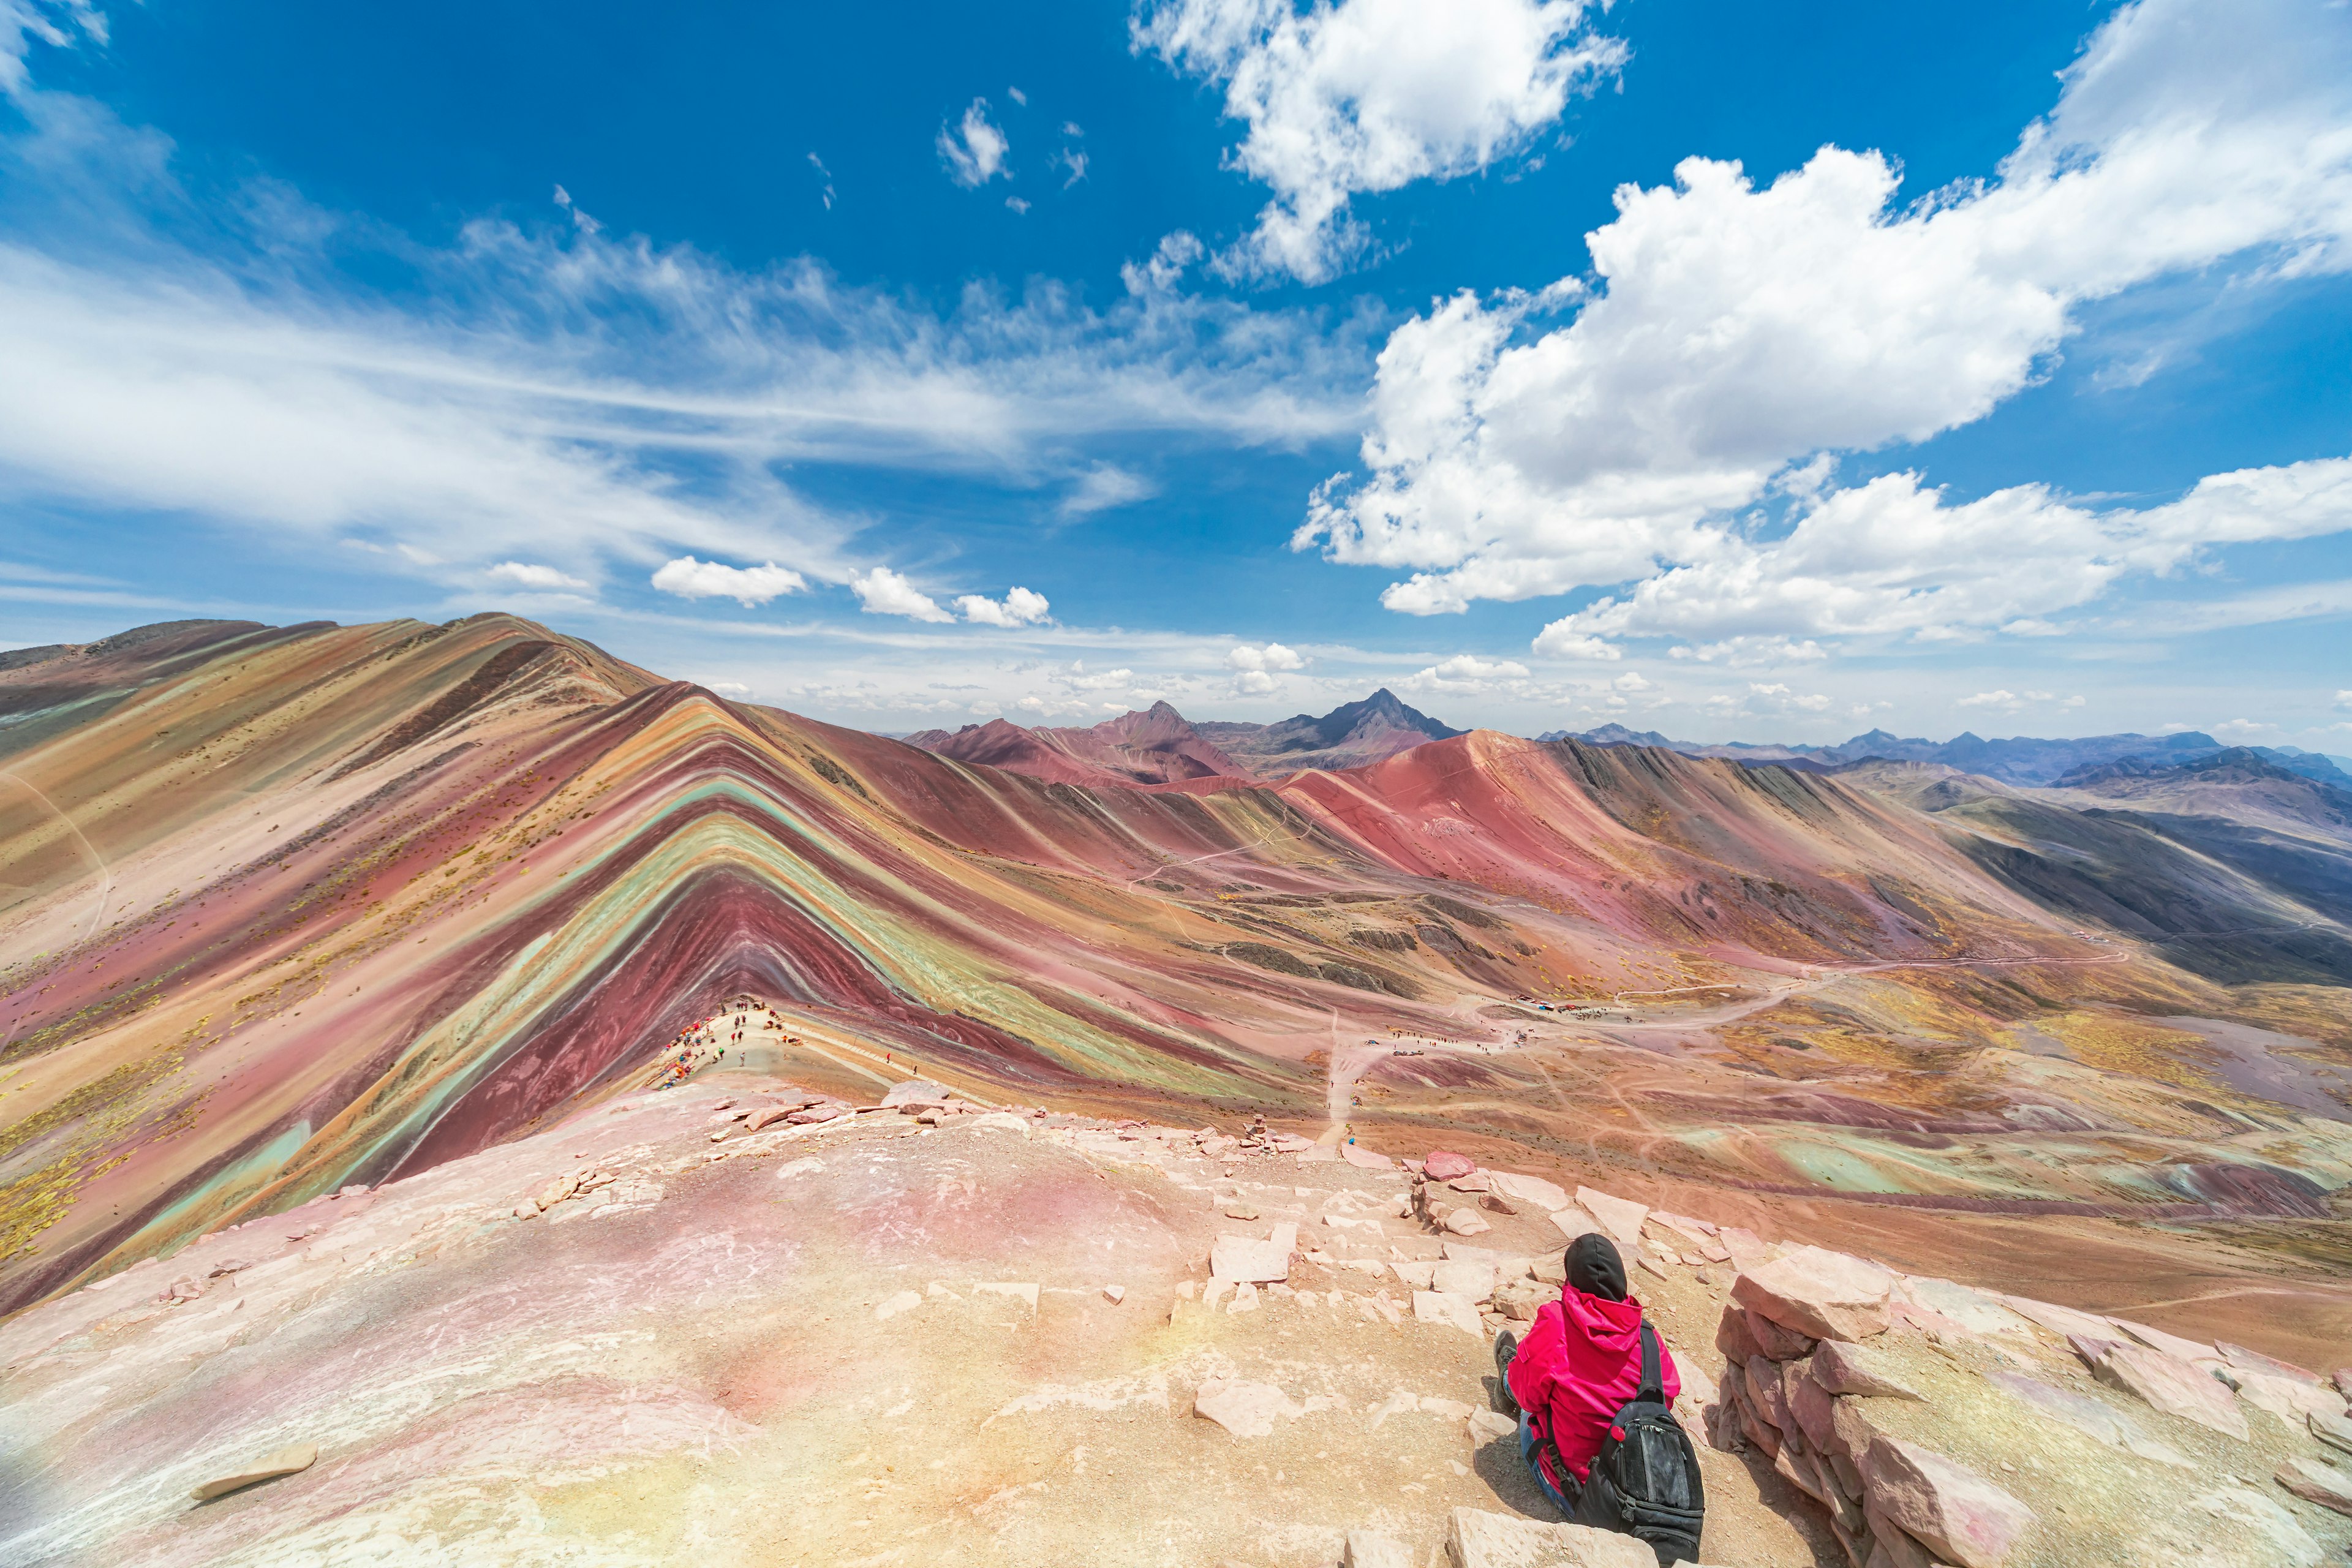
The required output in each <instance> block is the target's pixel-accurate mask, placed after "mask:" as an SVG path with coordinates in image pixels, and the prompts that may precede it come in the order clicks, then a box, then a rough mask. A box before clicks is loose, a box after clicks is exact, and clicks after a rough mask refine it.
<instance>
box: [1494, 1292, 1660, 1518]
mask: <svg viewBox="0 0 2352 1568" xmlns="http://www.w3.org/2000/svg"><path fill="white" fill-rule="evenodd" d="M1641 1331H1642V1303H1641V1302H1640V1301H1639V1300H1634V1299H1633V1298H1631V1297H1628V1298H1627V1299H1626V1300H1622V1301H1604V1300H1601V1298H1600V1297H1598V1296H1588V1295H1586V1294H1585V1293H1584V1292H1583V1291H1581V1290H1579V1289H1574V1288H1573V1287H1568V1288H1564V1289H1562V1290H1561V1291H1560V1299H1559V1300H1558V1301H1556V1302H1552V1303H1549V1304H1547V1305H1546V1306H1544V1307H1543V1308H1541V1309H1540V1310H1538V1311H1537V1313H1536V1321H1535V1324H1534V1326H1533V1327H1531V1328H1529V1329H1528V1337H1527V1339H1526V1340H1525V1341H1524V1342H1522V1343H1521V1344H1520V1346H1519V1351H1518V1354H1517V1356H1515V1357H1514V1358H1513V1359H1512V1361H1511V1368H1510V1372H1509V1373H1508V1376H1509V1379H1510V1384H1511V1397H1512V1398H1514V1399H1516V1400H1517V1401H1518V1402H1519V1408H1520V1409H1522V1410H1524V1411H1526V1412H1527V1413H1528V1420H1529V1421H1530V1423H1531V1424H1532V1425H1533V1426H1534V1427H1535V1430H1536V1433H1537V1435H1538V1436H1549V1438H1550V1439H1551V1440H1552V1441H1553V1442H1554V1443H1556V1444H1558V1445H1559V1457H1560V1458H1561V1459H1563V1460H1565V1461H1566V1462H1567V1465H1568V1468H1570V1469H1571V1470H1573V1471H1574V1472H1576V1479H1578V1480H1579V1481H1582V1480H1583V1479H1584V1478H1585V1477H1586V1475H1587V1474H1589V1473H1590V1472H1591V1468H1592V1457H1593V1456H1594V1455H1595V1454H1598V1453H1599V1452H1601V1438H1602V1436H1605V1435H1606V1434H1607V1433H1608V1430H1609V1424H1610V1423H1611V1422H1612V1421H1613V1420H1615V1419H1616V1416H1617V1412H1618V1411H1620V1410H1621V1409H1622V1408H1624V1406H1625V1403H1626V1402H1627V1401H1628V1400H1630V1399H1632V1398H1633V1395H1634V1394H1637V1393H1639V1392H1640V1390H1641V1386H1642V1339H1641ZM1658 1368H1659V1372H1660V1373H1661V1377H1660V1381H1661V1382H1662V1383H1663V1384H1664V1386H1665V1393H1666V1402H1667V1403H1668V1404H1670V1405H1671V1404H1672V1403H1674V1399H1675V1395H1676V1394H1680V1393H1681V1392H1682V1391H1683V1382H1682V1375H1681V1373H1677V1372H1676V1371H1675V1357H1674V1352H1671V1351H1669V1350H1667V1349H1666V1342H1665V1338H1664V1335H1660V1336H1659V1337H1658ZM1538 1452H1539V1453H1540V1450H1538ZM1545 1473H1546V1474H1547V1475H1549V1476H1550V1477H1551V1479H1552V1482H1553V1484H1554V1485H1558V1484H1559V1476H1558V1475H1557V1474H1555V1473H1553V1472H1552V1471H1551V1470H1550V1468H1549V1464H1548V1463H1547V1465H1546V1471H1545ZM1563 1490H1565V1488H1563Z"/></svg>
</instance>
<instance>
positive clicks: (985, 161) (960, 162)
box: [937, 98, 1013, 190]
mask: <svg viewBox="0 0 2352 1568" xmlns="http://www.w3.org/2000/svg"><path fill="white" fill-rule="evenodd" d="M937 145H938V147H939V150H940V162H941V163H945V164H946V165H947V167H948V177H949V178H950V179H951V180H953V181H954V182H955V183H956V184H959V185H961V186H963V187H965V188H966V189H967V190H978V189H979V188H980V187H981V186H982V185H984V184H988V182H989V181H991V180H992V179H994V178H996V177H997V176H998V175H999V174H1003V175H1004V176H1005V178H1007V179H1010V178H1012V173H1011V171H1009V170H1008V169H1006V168H1005V166H1004V160H1005V158H1006V156H1007V155H1009V154H1010V153H1012V151H1013V143H1012V142H1010V141H1008V140H1007V139H1006V138H1005V134H1004V132H1003V131H1001V130H999V129H998V128H997V126H996V124H995V122H994V121H991V120H990V119H989V118H988V100H986V99H984V98H975V99H973V100H971V107H970V108H969V109H966V110H964V111H963V119H962V120H961V121H958V122H957V123H955V124H953V125H942V126H940V136H939V142H938V143H937Z"/></svg>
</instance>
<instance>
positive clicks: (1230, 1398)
mask: <svg viewBox="0 0 2352 1568" xmlns="http://www.w3.org/2000/svg"><path fill="white" fill-rule="evenodd" d="M1306 1413H1307V1409H1306V1406H1304V1405H1299V1404H1297V1402H1295V1401H1294V1400H1292V1399H1291V1397H1290V1396H1289V1395H1288V1394H1285V1393H1283V1392H1282V1390H1280V1389H1278V1388H1276V1387H1275V1386H1274V1385H1273V1384H1270V1383H1249V1382H1244V1380H1242V1379H1240V1378H1230V1377H1213V1378H1211V1379H1210V1380H1209V1381H1208V1382H1206V1383H1203V1384H1201V1386H1200V1387H1199V1388H1198V1389H1196V1390H1195V1391H1194V1392H1193V1394H1192V1414H1193V1415H1198V1416H1200V1417H1201V1418H1202V1420H1205V1421H1213V1422H1215V1423H1216V1424H1217V1425H1218V1426H1222V1427H1223V1428H1224V1429H1225V1430H1226V1431H1228V1432H1230V1433H1232V1434H1233V1435H1234V1436H1236V1437H1265V1436H1272V1435H1273V1433H1274V1424H1275V1423H1276V1421H1278V1420H1279V1421H1296V1420H1297V1419H1298V1418H1299V1417H1300V1416H1301V1415H1305V1414H1306Z"/></svg>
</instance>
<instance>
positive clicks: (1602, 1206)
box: [1576, 1187, 1650, 1247]
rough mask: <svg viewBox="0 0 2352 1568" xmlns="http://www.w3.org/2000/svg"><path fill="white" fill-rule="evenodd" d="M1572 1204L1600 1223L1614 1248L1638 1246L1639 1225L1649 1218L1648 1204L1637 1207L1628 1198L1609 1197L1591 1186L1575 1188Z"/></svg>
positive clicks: (1640, 1234)
mask: <svg viewBox="0 0 2352 1568" xmlns="http://www.w3.org/2000/svg"><path fill="white" fill-rule="evenodd" d="M1576 1201H1577V1202H1578V1203H1579V1204H1580V1205H1582V1206H1583V1209H1584V1211H1585V1213H1587V1214H1589V1215H1591V1216H1592V1217H1593V1218H1594V1219H1596V1220H1599V1221H1600V1222H1601V1229H1602V1230H1604V1231H1607V1232H1608V1233H1609V1236H1610V1237H1611V1239H1612V1240H1613V1241H1615V1242H1616V1243H1617V1245H1618V1246H1620V1247H1635V1246H1639V1245H1640V1243H1641V1240H1642V1222H1643V1220H1645V1219H1647V1218H1648V1217H1649V1216H1650V1205H1647V1204H1637V1203H1635V1202H1633V1200H1632V1199H1631V1198H1619V1197H1612V1196H1610V1195H1609V1194H1607V1193H1603V1192H1598V1191H1596V1190H1594V1189H1593V1188H1591V1187H1579V1188H1577V1189H1576Z"/></svg>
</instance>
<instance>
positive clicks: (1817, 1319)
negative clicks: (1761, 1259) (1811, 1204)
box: [1731, 1247, 1895, 1340]
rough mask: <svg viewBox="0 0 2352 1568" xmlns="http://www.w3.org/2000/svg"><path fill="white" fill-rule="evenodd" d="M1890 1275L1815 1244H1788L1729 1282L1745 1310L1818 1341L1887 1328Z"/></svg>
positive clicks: (1866, 1335) (1855, 1336) (1859, 1336)
mask: <svg viewBox="0 0 2352 1568" xmlns="http://www.w3.org/2000/svg"><path fill="white" fill-rule="evenodd" d="M1894 1289H1895V1277H1894V1276H1893V1275H1891V1274H1889V1273H1888V1272H1887V1271H1886V1270H1885V1269H1884V1268H1879V1267H1878V1265H1876V1264H1874V1263H1866V1262H1864V1260H1863V1259H1861V1258H1851V1257H1848V1256H1847V1255H1846V1254H1844V1253H1843V1252H1831V1251H1829V1250H1827V1249H1826V1248H1823V1247H1793V1248H1791V1249H1790V1251H1788V1252H1786V1253H1784V1254H1782V1255H1781V1256H1780V1257H1779V1258H1773V1259H1772V1260H1770V1261H1769V1262H1768V1263H1763V1264H1759V1265H1758V1266H1757V1267H1756V1268H1751V1269H1743V1270H1742V1271H1741V1272H1740V1275H1739V1277H1738V1279H1734V1280H1733V1281H1732V1282H1731V1295H1732V1299H1733V1300H1736V1301H1738V1303H1739V1304H1740V1305H1741V1306H1743V1307H1745V1308H1747V1309H1748V1310H1750V1311H1752V1312H1755V1313H1758V1314H1759V1315H1760V1316H1762V1317H1765V1318H1769V1319H1770V1320H1771V1321H1773V1322H1776V1323H1778V1324H1780V1326H1781V1327H1783V1328H1787V1329H1793V1330H1795V1331H1797V1332H1799V1333H1801V1334H1809V1335H1811V1337H1813V1338H1814V1339H1817V1340H1860V1339H1867V1338H1869V1337H1870V1336H1871V1335H1873V1334H1882V1333H1885V1331H1886V1327H1887V1321H1888V1320H1887V1298H1888V1297H1889V1296H1890V1295H1891V1294H1892V1293H1893V1291H1894Z"/></svg>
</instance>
